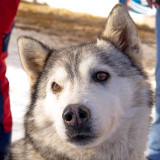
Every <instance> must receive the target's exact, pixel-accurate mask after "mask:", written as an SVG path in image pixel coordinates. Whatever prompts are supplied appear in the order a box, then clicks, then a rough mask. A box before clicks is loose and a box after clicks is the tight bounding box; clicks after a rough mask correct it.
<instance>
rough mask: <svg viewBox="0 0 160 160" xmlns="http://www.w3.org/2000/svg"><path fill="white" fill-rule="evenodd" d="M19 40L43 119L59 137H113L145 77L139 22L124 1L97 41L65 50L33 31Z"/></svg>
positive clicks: (90, 140)
mask: <svg viewBox="0 0 160 160" xmlns="http://www.w3.org/2000/svg"><path fill="white" fill-rule="evenodd" d="M120 13H121V14H120ZM18 43H19V51H20V55H21V60H22V64H23V66H24V69H25V70H26V71H27V73H28V75H29V78H30V83H31V87H32V88H34V89H33V94H34V95H35V96H34V98H35V99H34V109H33V111H32V112H33V114H34V117H35V121H37V125H38V126H39V127H42V126H45V123H46V121H49V122H50V123H51V124H52V127H53V128H54V130H55V132H56V134H57V135H58V138H60V139H61V140H62V141H63V142H64V143H68V144H70V145H71V146H73V147H80V148H86V147H94V146H97V145H100V144H101V143H103V142H104V141H105V140H106V139H108V138H109V136H110V135H111V134H112V133H113V132H114V131H115V130H116V128H117V127H118V125H119V123H120V121H121V120H123V117H124V113H125V112H127V110H128V109H129V108H130V107H131V106H132V105H133V104H132V103H131V102H133V99H134V93H135V92H136V85H137V83H139V82H140V81H141V80H142V79H143V75H142V74H141V71H140V69H139V67H138V65H139V63H138V60H135V59H138V57H139V44H138V37H137V32H136V28H135V25H134V24H133V22H132V20H131V18H130V17H129V15H128V13H127V11H125V9H124V8H123V6H122V5H118V6H116V7H115V8H114V9H113V11H112V12H111V14H110V16H109V18H108V21H107V23H106V26H105V29H104V31H103V32H102V35H101V37H100V38H99V40H97V43H93V44H87V45H83V46H78V47H71V48H69V49H62V50H60V51H56V50H51V49H49V48H47V47H46V46H45V45H44V44H42V43H41V42H39V41H37V40H34V39H32V38H29V37H21V38H19V41H18ZM130 57H132V58H130ZM133 59H134V62H135V63H133ZM42 128H43V127H42ZM51 141H52V140H51Z"/></svg>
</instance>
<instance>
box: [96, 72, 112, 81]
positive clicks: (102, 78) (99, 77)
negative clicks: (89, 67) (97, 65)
mask: <svg viewBox="0 0 160 160" xmlns="http://www.w3.org/2000/svg"><path fill="white" fill-rule="evenodd" d="M109 77H110V75H109V73H106V72H97V73H96V75H95V80H96V81H107V80H108V79H109Z"/></svg>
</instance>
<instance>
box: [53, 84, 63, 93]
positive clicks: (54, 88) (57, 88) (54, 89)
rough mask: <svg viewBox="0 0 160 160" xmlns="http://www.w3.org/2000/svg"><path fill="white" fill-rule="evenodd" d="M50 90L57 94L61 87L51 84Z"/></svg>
mask: <svg viewBox="0 0 160 160" xmlns="http://www.w3.org/2000/svg"><path fill="white" fill-rule="evenodd" d="M52 89H53V91H56V92H57V91H60V89H61V87H60V85H59V84H57V83H55V82H53V84H52Z"/></svg>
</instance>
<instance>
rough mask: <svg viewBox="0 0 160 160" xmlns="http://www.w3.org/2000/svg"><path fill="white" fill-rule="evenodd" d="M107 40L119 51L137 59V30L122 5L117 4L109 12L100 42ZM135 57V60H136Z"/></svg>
mask: <svg viewBox="0 0 160 160" xmlns="http://www.w3.org/2000/svg"><path fill="white" fill-rule="evenodd" d="M101 39H103V40H108V41H110V42H111V43H113V44H114V45H115V46H116V47H117V48H118V49H119V50H120V51H122V52H124V53H125V54H128V55H129V56H131V57H133V58H136V56H138V57H139V54H137V53H139V49H140V47H139V38H138V34H137V29H136V26H135V24H134V22H133V21H132V19H131V17H130V15H129V14H128V12H127V10H126V8H125V7H124V6H123V5H122V4H117V5H116V6H115V7H114V8H113V9H112V11H111V13H110V15H109V17H108V19H107V22H106V25H105V28H104V30H103V32H102V34H101V36H100V40H101ZM138 57H137V58H138Z"/></svg>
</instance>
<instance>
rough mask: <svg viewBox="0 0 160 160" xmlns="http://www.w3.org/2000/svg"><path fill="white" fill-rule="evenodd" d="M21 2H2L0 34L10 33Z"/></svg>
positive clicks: (8, 0) (0, 4) (1, 0)
mask: <svg viewBox="0 0 160 160" xmlns="http://www.w3.org/2000/svg"><path fill="white" fill-rule="evenodd" d="M19 2H20V0H0V33H1V34H5V33H9V32H10V30H11V27H12V25H13V21H14V18H15V16H16V13H17V9H18V5H19Z"/></svg>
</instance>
